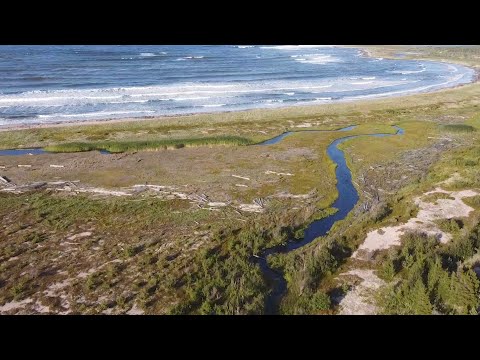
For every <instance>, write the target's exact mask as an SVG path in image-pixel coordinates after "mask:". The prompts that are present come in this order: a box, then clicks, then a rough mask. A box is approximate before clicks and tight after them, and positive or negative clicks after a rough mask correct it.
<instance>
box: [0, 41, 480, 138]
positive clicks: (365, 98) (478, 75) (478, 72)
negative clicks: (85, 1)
mask: <svg viewBox="0 0 480 360" xmlns="http://www.w3.org/2000/svg"><path fill="white" fill-rule="evenodd" d="M332 47H349V48H356V49H358V50H359V52H360V55H361V56H365V57H375V56H373V54H372V52H371V51H370V50H369V49H366V48H363V47H360V46H358V47H357V46H342V45H335V46H332ZM398 60H402V59H398ZM425 60H426V61H439V60H429V59H425ZM444 63H446V64H451V65H460V64H458V63H457V64H456V63H452V62H446V61H444ZM462 66H465V67H468V68H470V69H472V70H474V72H475V74H474V76H473V78H472V80H471V81H470V82H468V83H464V84H457V85H454V86H445V87H442V88H440V89H435V90H432V91H422V88H420V90H416V89H411V90H407V91H400V93H401V95H400V94H398V95H395V94H394V93H392V94H389V93H383V94H372V95H362V96H360V97H358V98H350V99H349V98H345V99H341V100H337V101H334V102H328V103H318V102H317V103H312V104H304V103H298V104H293V105H286V106H277V107H275V108H272V107H258V108H251V109H243V110H227V111H211V112H195V113H186V114H172V115H153V116H141V117H125V118H103V119H91V120H71V121H52V122H49V123H32V124H5V125H0V132H3V131H12V130H23V129H41V128H55V127H65V126H68V127H70V126H89V125H100V124H115V123H126V122H134V121H137V122H138V121H152V120H155V121H161V120H163V119H173V118H176V119H179V120H181V118H191V117H195V116H221V115H222V114H228V113H248V112H252V111H259V110H260V111H282V110H291V109H300V108H314V107H322V106H325V105H334V104H342V103H343V104H345V103H351V102H356V103H358V102H375V101H378V100H384V99H388V98H393V97H395V98H399V99H401V98H405V97H409V96H412V95H416V94H431V93H436V92H439V91H442V90H451V89H455V88H459V87H462V86H465V85H470V84H473V83H476V82H479V80H480V69H479V68H475V67H473V66H471V65H465V64H462ZM435 86H438V85H432V87H435ZM212 107H213V106H212Z"/></svg>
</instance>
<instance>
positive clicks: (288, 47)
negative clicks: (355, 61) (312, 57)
mask: <svg viewBox="0 0 480 360" xmlns="http://www.w3.org/2000/svg"><path fill="white" fill-rule="evenodd" d="M329 47H333V45H277V46H260V49H276V50H299V49H316V48H329Z"/></svg>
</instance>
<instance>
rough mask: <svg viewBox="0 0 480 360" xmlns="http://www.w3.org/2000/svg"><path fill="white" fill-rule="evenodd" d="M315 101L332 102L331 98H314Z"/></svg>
mask: <svg viewBox="0 0 480 360" xmlns="http://www.w3.org/2000/svg"><path fill="white" fill-rule="evenodd" d="M315 100H317V101H325V100H332V98H331V97H319V98H315Z"/></svg>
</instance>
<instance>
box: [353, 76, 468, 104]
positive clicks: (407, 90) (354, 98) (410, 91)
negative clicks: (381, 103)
mask: <svg viewBox="0 0 480 360" xmlns="http://www.w3.org/2000/svg"><path fill="white" fill-rule="evenodd" d="M465 75H466V74H460V75H457V76H454V77H453V78H450V79H449V80H448V81H445V82H443V83H440V84H432V85H427V86H421V87H417V88H412V89H406V90H398V91H390V92H386V93H381V94H369V95H359V96H349V97H346V98H344V100H358V99H366V98H372V97H385V96H391V95H398V94H408V93H412V92H413V93H417V92H423V91H425V90H427V89H431V88H444V87H446V86H447V85H450V84H452V83H455V82H457V81H459V80H461V79H462V78H463V77H464V76H465ZM415 82H417V81H415Z"/></svg>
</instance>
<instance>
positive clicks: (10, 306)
mask: <svg viewBox="0 0 480 360" xmlns="http://www.w3.org/2000/svg"><path fill="white" fill-rule="evenodd" d="M32 302H33V299H31V298H28V299H25V300H22V301H10V302H8V303H6V304H5V305H3V306H0V314H3V313H6V312H9V311H12V310H17V309H23V308H24V307H25V306H27V304H30V303H32Z"/></svg>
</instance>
